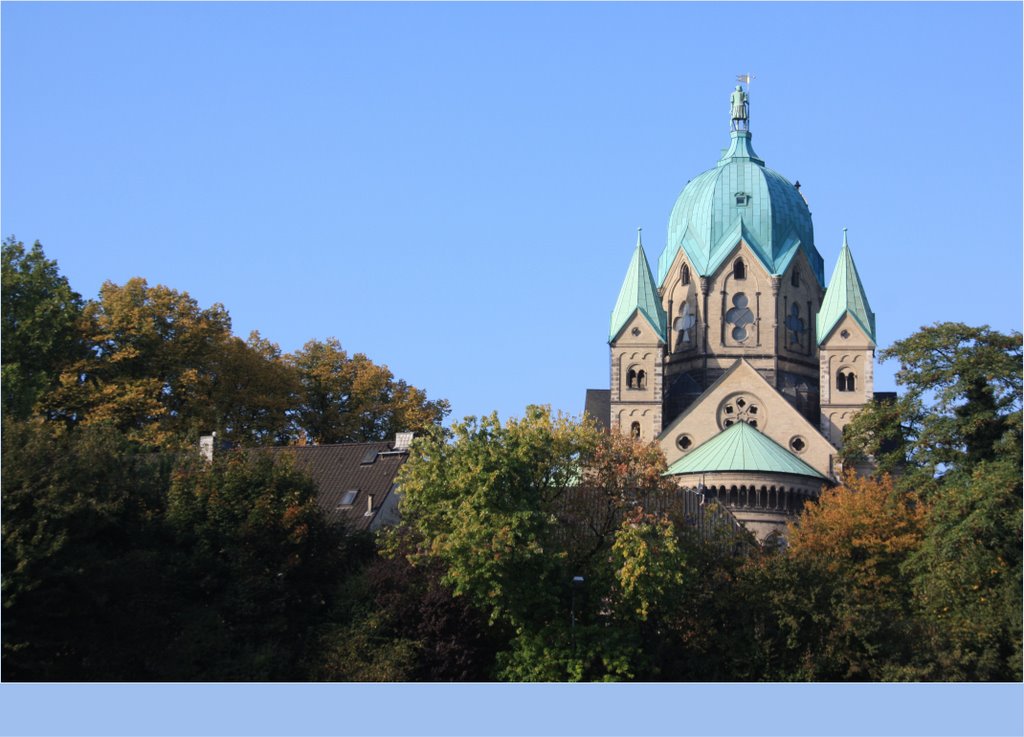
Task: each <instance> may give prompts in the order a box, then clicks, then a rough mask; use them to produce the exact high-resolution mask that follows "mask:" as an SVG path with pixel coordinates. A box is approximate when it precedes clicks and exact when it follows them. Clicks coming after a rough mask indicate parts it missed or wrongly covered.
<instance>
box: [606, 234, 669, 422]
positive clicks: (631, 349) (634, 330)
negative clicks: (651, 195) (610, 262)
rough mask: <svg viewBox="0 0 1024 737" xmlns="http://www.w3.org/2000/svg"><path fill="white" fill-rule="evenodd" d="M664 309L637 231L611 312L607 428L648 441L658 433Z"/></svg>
mask: <svg viewBox="0 0 1024 737" xmlns="http://www.w3.org/2000/svg"><path fill="white" fill-rule="evenodd" d="M665 331H666V318H665V311H664V310H663V309H662V308H661V301H660V300H659V298H658V290H657V289H655V287H654V277H653V276H652V275H651V267H650V266H649V265H648V263H647V255H646V254H645V253H644V246H643V243H642V242H641V240H640V231H639V229H638V230H637V235H636V248H635V249H634V250H633V258H632V260H631V261H630V262H629V268H628V269H627V270H626V278H625V279H624V280H623V281H622V288H621V289H620V290H619V298H618V299H617V300H616V302H615V309H614V310H613V311H612V321H611V329H610V331H609V334H608V344H609V345H610V346H611V396H610V397H609V399H610V409H611V418H610V419H611V426H612V427H613V428H618V431H619V432H621V433H622V434H624V435H631V436H632V437H634V438H637V439H639V440H643V441H644V442H651V441H653V440H654V439H655V438H657V437H658V435H659V434H660V433H661V424H662V368H663V364H664V354H665Z"/></svg>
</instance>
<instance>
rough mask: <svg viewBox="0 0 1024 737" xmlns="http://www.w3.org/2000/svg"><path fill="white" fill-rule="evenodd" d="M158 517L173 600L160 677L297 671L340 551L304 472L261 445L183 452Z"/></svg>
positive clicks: (292, 675)
mask: <svg viewBox="0 0 1024 737" xmlns="http://www.w3.org/2000/svg"><path fill="white" fill-rule="evenodd" d="M166 522H167V526H168V529H169V533H170V535H171V537H172V539H173V542H174V546H175V548H176V550H177V551H178V555H179V562H178V563H177V564H176V566H175V572H174V576H173V582H174V590H175V592H176V599H177V600H178V601H179V602H180V604H179V610H178V612H177V617H176V621H175V627H174V628H173V629H172V630H171V631H172V632H173V633H174V634H173V636H172V637H170V639H169V642H168V644H167V649H166V651H165V657H164V659H163V661H162V664H161V668H160V671H159V675H160V677H161V678H170V679H173V680H281V679H289V680H294V679H297V678H299V677H301V675H302V667H301V664H302V660H303V655H304V651H303V645H304V643H305V641H306V638H307V636H308V635H309V634H310V633H311V632H312V628H313V627H314V626H316V625H317V624H318V623H319V622H320V619H321V617H322V616H323V614H324V612H325V611H326V610H327V607H328V606H329V598H330V592H331V591H333V589H334V587H335V585H336V583H337V580H338V579H339V578H340V577H341V575H340V572H341V571H342V570H343V561H344V556H345V549H344V546H343V538H342V533H341V531H340V530H339V529H338V528H336V527H331V526H329V525H328V524H327V522H326V520H325V518H324V517H323V515H322V514H321V512H320V509H319V507H318V505H317V501H316V487H315V485H314V484H313V482H312V481H311V480H310V479H309V477H308V476H305V475H304V474H302V473H300V472H298V471H297V470H295V469H294V468H293V467H292V466H291V464H290V463H288V462H287V459H286V458H279V457H276V456H273V455H271V454H269V453H267V452H256V451H234V452H229V453H225V454H221V455H220V456H218V457H216V458H215V459H214V461H213V463H212V464H207V463H206V462H204V461H203V460H202V459H200V458H198V457H190V458H189V459H187V460H185V461H183V462H182V463H181V464H180V465H179V466H178V467H177V468H176V469H175V472H174V475H173V479H172V483H171V486H170V491H169V493H168V502H167V515H166Z"/></svg>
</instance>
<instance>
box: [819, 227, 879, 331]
mask: <svg viewBox="0 0 1024 737" xmlns="http://www.w3.org/2000/svg"><path fill="white" fill-rule="evenodd" d="M843 315H850V317H852V318H853V319H854V320H855V321H856V322H857V324H858V325H859V326H860V328H861V329H862V330H863V331H864V333H865V335H867V336H868V338H870V339H871V342H872V344H874V343H875V342H876V338H875V313H874V312H872V311H871V305H870V304H868V296H867V293H866V292H865V291H864V285H863V284H861V281H860V275H859V274H858V273H857V266H856V264H854V263H853V254H852V253H851V252H850V244H849V243H848V241H847V239H846V228H843V247H842V250H840V252H839V259H838V260H837V261H836V268H835V271H833V272H832V279H831V280H830V281H829V283H828V290H827V291H826V292H825V299H824V300H823V301H822V303H821V309H820V310H818V321H817V327H818V345H821V344H822V343H823V342H824V341H825V340H826V339H827V338H828V336H829V334H830V333H831V332H832V330H833V329H834V328H835V326H836V325H837V324H838V323H839V321H840V320H841V319H842V318H843Z"/></svg>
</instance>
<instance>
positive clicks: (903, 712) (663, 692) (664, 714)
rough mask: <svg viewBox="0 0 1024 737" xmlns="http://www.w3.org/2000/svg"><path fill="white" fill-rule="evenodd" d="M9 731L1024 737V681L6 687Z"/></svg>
mask: <svg viewBox="0 0 1024 737" xmlns="http://www.w3.org/2000/svg"><path fill="white" fill-rule="evenodd" d="M0 734H2V735H25V736H29V735H83V736H84V735H90V736H91V735H109V736H110V737H120V736H121V735H160V736H163V735H179V736H182V737H184V736H186V735H226V736H227V735H231V736H234V735H249V736H252V737H263V736H274V735H367V736H369V735H452V736H461V735H593V736H595V737H598V736H602V737H603V736H604V735H715V736H719V735H720V736H723V737H725V736H731V735H763V736H764V737H774V736H775V735H779V736H782V735H787V736H788V735H791V736H793V737H802V736H804V735H807V736H812V735H814V736H817V735H842V736H846V735H879V736H883V735H915V736H916V735H932V736H935V737H946V736H950V737H953V736H955V735H977V736H979V737H980V736H987V735H1022V734H1024V685H1022V684H1012V683H1011V684H1005V683H1004V684H898V685H896V684H727V685H709V684H575V685H552V684H548V685H498V684H403V685H388V684H210V685H186V684H170V685H165V684H161V685H157V684H126V685H110V684H98V685H94V684H58V685H45V684H12V683H5V684H0Z"/></svg>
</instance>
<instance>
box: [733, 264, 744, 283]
mask: <svg viewBox="0 0 1024 737" xmlns="http://www.w3.org/2000/svg"><path fill="white" fill-rule="evenodd" d="M732 278H733V279H736V280H737V281H739V280H742V279H746V278H747V266H746V264H744V263H743V259H741V258H738V259H736V261H734V262H733V265H732Z"/></svg>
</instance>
